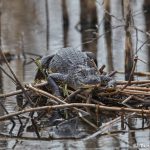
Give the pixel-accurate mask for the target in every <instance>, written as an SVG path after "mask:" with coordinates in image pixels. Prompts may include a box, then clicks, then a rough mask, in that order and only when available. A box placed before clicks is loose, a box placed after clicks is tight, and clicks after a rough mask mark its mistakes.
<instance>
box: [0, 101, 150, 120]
mask: <svg viewBox="0 0 150 150" xmlns="http://www.w3.org/2000/svg"><path fill="white" fill-rule="evenodd" d="M74 107H80V108H81V107H90V108H95V109H96V108H98V109H99V110H105V111H117V112H126V113H131V112H135V113H139V114H147V115H149V114H150V110H145V109H133V108H120V107H108V106H101V105H96V104H86V103H71V104H60V105H53V106H42V107H36V108H29V109H24V110H22V111H18V112H13V113H10V114H6V115H4V116H1V117H0V121H3V120H6V119H10V118H11V117H13V116H17V115H21V114H24V113H28V112H34V111H42V110H48V111H49V110H54V109H63V108H74Z"/></svg>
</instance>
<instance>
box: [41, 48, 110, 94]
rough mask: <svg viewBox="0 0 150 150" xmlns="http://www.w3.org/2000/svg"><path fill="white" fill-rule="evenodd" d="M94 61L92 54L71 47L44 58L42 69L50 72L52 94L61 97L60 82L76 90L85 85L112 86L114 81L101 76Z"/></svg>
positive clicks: (48, 78) (49, 80)
mask: <svg viewBox="0 0 150 150" xmlns="http://www.w3.org/2000/svg"><path fill="white" fill-rule="evenodd" d="M92 60H94V61H95V62H96V57H95V55H94V54H93V53H92V52H82V51H80V50H77V49H75V48H71V47H67V48H62V49H61V50H59V51H58V52H57V53H56V54H55V55H52V56H50V55H48V56H45V57H42V58H41V67H42V68H44V69H45V70H46V71H47V72H48V75H47V80H48V84H49V85H50V87H51V90H52V93H53V94H54V95H56V96H61V92H60V89H59V86H58V84H57V82H58V81H59V82H62V83H64V84H67V85H68V86H69V87H71V88H73V89H75V90H76V89H78V88H81V87H83V86H85V85H99V84H100V83H102V82H103V83H106V84H107V85H109V84H111V85H112V83H113V80H112V79H111V78H110V77H108V76H104V75H100V73H99V71H98V69H97V68H96V67H95V65H94V63H93V61H92Z"/></svg>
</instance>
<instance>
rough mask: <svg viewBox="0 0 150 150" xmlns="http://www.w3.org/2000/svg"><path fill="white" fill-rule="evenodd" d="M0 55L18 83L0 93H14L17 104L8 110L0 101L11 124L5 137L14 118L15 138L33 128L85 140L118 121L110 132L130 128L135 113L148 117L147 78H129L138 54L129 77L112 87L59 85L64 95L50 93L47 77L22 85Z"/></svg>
mask: <svg viewBox="0 0 150 150" xmlns="http://www.w3.org/2000/svg"><path fill="white" fill-rule="evenodd" d="M2 56H3V58H4V60H5V62H6V64H7V67H8V68H9V70H10V71H11V74H12V77H11V76H10V75H9V77H11V78H12V80H13V82H15V84H16V86H17V90H16V91H14V92H10V93H5V94H0V98H1V99H6V98H7V97H10V96H16V106H17V107H18V109H17V111H15V112H11V113H9V112H8V111H7V109H6V108H5V107H4V105H3V104H2V103H1V107H2V108H3V109H4V111H5V114H4V115H3V116H0V121H1V122H6V121H7V120H10V121H11V122H12V124H13V126H12V128H11V129H10V131H9V134H7V135H5V134H4V135H5V136H7V137H9V136H12V133H13V129H14V128H15V125H16V123H15V122H16V121H17V122H19V123H20V129H18V133H17V134H16V135H15V136H14V138H16V137H19V138H22V137H23V136H22V134H23V133H24V132H26V131H30V132H31V131H32V132H35V133H36V136H37V138H38V139H45V138H47V139H49V140H55V139H68V138H69V139H72V138H73V139H81V138H84V139H85V140H86V139H90V138H94V137H96V136H100V135H103V134H107V129H109V128H111V127H112V126H113V125H114V124H116V123H117V122H118V123H119V124H120V126H121V128H120V130H117V131H112V132H125V131H126V130H125V126H128V128H130V125H129V123H128V119H129V118H130V117H131V118H132V117H133V116H134V117H135V116H136V117H139V118H142V119H143V120H146V121H147V120H148V119H149V114H150V110H149V107H150V102H149V99H150V80H139V81H132V78H131V77H132V76H133V75H134V71H135V66H136V63H137V61H138V58H137V57H135V59H134V64H133V67H132V71H131V73H130V76H129V80H128V81H116V86H115V87H113V88H107V87H106V86H103V85H101V86H90V87H86V88H82V89H78V90H76V91H74V90H72V89H70V88H67V87H66V86H60V88H61V89H62V91H63V96H62V97H56V96H55V95H53V94H51V89H50V87H49V85H48V83H47V81H42V80H41V81H38V83H37V82H35V83H29V84H25V85H22V84H21V83H20V82H19V80H18V79H17V77H16V76H15V74H14V73H13V70H12V69H11V68H10V66H9V63H8V62H7V59H6V57H5V55H4V54H3V55H2ZM104 68H105V66H102V67H101V68H100V69H99V72H100V74H104ZM116 73H117V72H116V71H114V72H112V73H110V74H108V76H111V77H112V76H114V75H115V74H116ZM105 74H106V73H105ZM143 74H144V73H143ZM7 75H8V74H7ZM146 75H147V74H146ZM81 122H82V123H81ZM29 124H30V125H29ZM102 124H103V125H102ZM144 124H145V123H144V121H143V123H142V125H141V127H140V128H139V129H141V128H142V129H144V128H148V127H149V123H148V124H147V125H146V126H145V125H144ZM54 127H55V128H54ZM87 127H88V130H87ZM81 128H82V134H81V131H80V129H81ZM89 128H90V129H89ZM85 129H86V130H85ZM47 130H48V131H47ZM83 130H84V134H83ZM43 131H47V132H48V133H47V135H44V136H43V134H42V133H43ZM51 131H52V132H53V133H54V134H53V135H51ZM88 131H90V132H88ZM4 135H3V136H4ZM26 138H27V137H26ZM29 138H31V137H29ZM33 138H35V137H33Z"/></svg>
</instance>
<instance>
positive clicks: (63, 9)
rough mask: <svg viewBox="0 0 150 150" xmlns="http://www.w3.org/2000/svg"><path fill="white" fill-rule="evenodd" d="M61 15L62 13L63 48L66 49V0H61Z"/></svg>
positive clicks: (67, 21)
mask: <svg viewBox="0 0 150 150" xmlns="http://www.w3.org/2000/svg"><path fill="white" fill-rule="evenodd" d="M62 13H63V16H62V17H63V34H64V35H63V36H64V47H67V41H68V27H69V16H68V10H67V4H66V0H62Z"/></svg>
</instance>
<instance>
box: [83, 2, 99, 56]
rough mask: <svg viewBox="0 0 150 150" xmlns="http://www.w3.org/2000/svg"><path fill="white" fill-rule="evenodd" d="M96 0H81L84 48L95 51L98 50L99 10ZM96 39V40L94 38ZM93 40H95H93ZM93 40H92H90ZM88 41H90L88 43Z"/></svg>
mask: <svg viewBox="0 0 150 150" xmlns="http://www.w3.org/2000/svg"><path fill="white" fill-rule="evenodd" d="M95 3H96V2H95V0H92V1H91V0H81V1H80V7H81V14H80V24H81V32H82V43H83V49H84V50H89V51H92V52H94V53H96V51H97V39H95V38H96V32H97V29H96V25H97V10H96V4H95ZM93 39H94V40H93ZM92 40H93V41H92ZM88 41H92V42H88ZM87 42H88V43H87Z"/></svg>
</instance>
